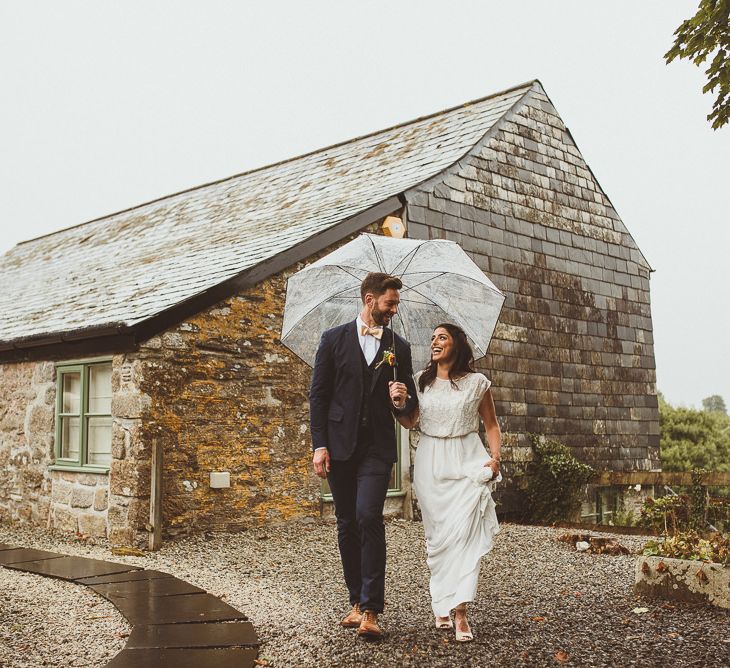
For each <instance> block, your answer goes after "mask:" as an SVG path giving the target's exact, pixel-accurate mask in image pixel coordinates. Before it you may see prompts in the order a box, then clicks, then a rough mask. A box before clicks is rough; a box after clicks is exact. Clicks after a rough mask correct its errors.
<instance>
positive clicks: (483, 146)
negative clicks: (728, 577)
mask: <svg viewBox="0 0 730 668" xmlns="http://www.w3.org/2000/svg"><path fill="white" fill-rule="evenodd" d="M406 199H407V201H408V207H407V216H408V232H409V236H411V237H414V238H446V239H451V240H454V241H456V242H458V243H459V244H461V246H462V247H463V248H464V249H465V250H466V251H467V252H468V253H469V254H470V255H471V257H472V258H473V259H474V261H475V262H476V263H477V264H478V265H479V267H480V268H482V269H483V270H484V271H485V272H486V273H487V274H488V275H489V277H490V278H491V279H492V280H493V281H494V283H495V284H496V285H497V286H498V287H499V288H500V289H501V290H502V291H503V292H504V293H505V294H506V301H505V305H504V309H503V311H502V314H501V317H500V323H499V325H498V327H497V330H496V333H495V337H494V339H493V341H492V344H491V346H490V354H489V355H488V356H487V358H485V359H484V360H482V362H481V363H480V365H479V366H480V368H481V369H483V370H484V371H485V373H487V375H488V376H490V377H491V378H492V380H493V382H494V390H493V391H494V396H495V400H496V405H497V412H498V414H499V416H500V422H501V425H502V428H503V430H504V432H505V460H506V466H505V469H506V471H507V472H508V473H509V472H510V471H514V470H515V469H516V468H517V467H518V466H519V465H520V463H521V462H524V461H525V460H526V459H527V458H529V457H530V455H531V450H530V448H529V442H528V439H527V434H528V433H541V434H548V435H551V436H553V437H556V438H559V439H561V440H563V441H564V442H565V443H567V444H568V445H570V446H572V448H573V449H574V451H575V453H576V455H577V456H578V457H579V458H580V459H581V460H583V461H586V462H588V463H590V464H592V465H593V466H595V467H597V468H601V469H604V468H605V469H613V470H630V469H654V468H658V467H659V416H658V407H657V398H656V387H655V365H654V349H653V338H652V322H651V311H650V305H649V304H650V303H649V273H650V268H649V266H648V264H647V262H646V260H645V259H644V257H643V256H642V255H641V253H640V251H639V249H638V248H637V247H636V244H635V243H634V241H633V239H632V238H631V236H630V234H629V233H628V231H627V230H626V228H625V227H624V225H623V223H622V222H621V220H620V218H619V216H618V214H617V213H616V211H615V210H614V208H613V206H612V205H611V202H610V201H609V199H608V198H607V197H606V195H605V194H604V193H603V191H602V190H601V188H600V186H599V184H598V183H597V181H596V180H595V178H594V176H593V174H592V172H591V171H590V169H589V168H588V166H587V165H586V163H585V162H584V160H583V158H582V156H581V154H580V152H579V151H578V149H577V147H576V146H575V144H574V142H573V139H572V137H571V136H570V133H569V132H568V131H567V129H566V127H565V125H564V124H563V123H562V121H561V120H560V118H559V117H558V115H557V112H556V111H555V109H554V108H553V106H552V104H551V103H550V101H549V99H548V98H547V97H546V96H545V95H544V94H543V93H542V92H541V91H540V90H533V92H531V93H530V94H529V96H528V97H527V98H526V100H525V101H524V102H523V103H521V104H520V106H519V107H518V108H516V109H513V110H512V111H511V112H509V113H508V114H507V115H506V116H505V118H504V119H503V120H502V121H501V122H499V123H498V124H497V125H496V126H495V128H493V130H492V131H490V133H489V134H488V135H487V137H485V138H484V139H483V140H482V141H481V142H480V143H479V144H478V145H477V146H476V147H475V148H474V149H472V151H470V153H469V154H468V155H467V156H466V157H464V158H463V159H462V160H461V161H459V163H458V164H456V165H454V166H453V167H452V168H450V169H448V170H446V171H445V172H444V173H442V174H441V175H440V176H439V177H437V178H435V179H433V180H431V181H429V182H427V183H425V184H422V185H421V186H419V187H417V188H415V189H413V190H411V191H409V192H408V193H406Z"/></svg>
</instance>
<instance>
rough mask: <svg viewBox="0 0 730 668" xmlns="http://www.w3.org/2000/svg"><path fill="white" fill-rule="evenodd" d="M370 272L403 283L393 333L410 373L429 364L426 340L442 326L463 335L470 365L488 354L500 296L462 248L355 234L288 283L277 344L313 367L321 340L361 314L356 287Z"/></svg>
mask: <svg viewBox="0 0 730 668" xmlns="http://www.w3.org/2000/svg"><path fill="white" fill-rule="evenodd" d="M371 271H381V272H384V273H387V274H391V275H393V276H398V277H399V278H400V279H401V281H403V289H402V290H401V293H400V297H401V302H400V306H399V308H398V316H396V317H395V318H394V319H393V321H392V326H393V329H394V330H395V331H396V332H397V333H398V334H400V335H401V336H402V337H403V338H405V339H406V340H407V341H408V342H409V343H410V344H411V351H412V355H413V368H414V369H415V370H418V369H421V368H423V367H424V366H425V365H426V364H427V362H428V360H429V359H430V356H431V352H430V344H431V333H432V332H433V328H434V327H435V326H436V325H438V324H439V323H441V322H452V323H454V324H456V325H459V327H461V328H462V329H463V330H464V331H465V332H466V335H467V337H468V338H469V342H470V343H471V346H472V348H473V350H474V357H475V358H479V357H483V356H484V355H486V354H487V348H488V346H489V341H490V340H491V338H492V334H493V333H494V328H495V326H496V324H497V319H498V318H499V313H500V311H501V310H502V304H503V303H504V295H503V294H502V293H501V292H500V291H499V289H498V288H497V287H496V286H495V285H494V284H493V283H492V282H491V281H490V280H489V279H488V278H487V277H486V276H485V275H484V272H482V270H481V269H479V267H477V265H476V264H474V262H472V260H471V259H470V258H469V256H468V255H467V254H466V253H465V252H464V251H463V250H462V249H461V247H460V246H459V245H458V244H456V243H454V242H453V241H446V240H443V239H433V240H431V241H422V240H420V239H393V238H390V237H383V236H377V235H373V234H361V235H360V236H359V237H357V238H356V239H354V240H353V241H351V242H350V243H347V244H345V245H344V246H342V247H340V248H338V249H337V250H336V251H333V252H332V253H330V254H329V255H327V256H325V257H323V258H321V259H320V260H317V261H316V262H314V263H313V264H311V265H309V266H308V267H305V268H304V269H302V270H301V271H299V272H297V273H296V274H294V275H293V276H292V277H291V278H290V279H289V281H288V283H287V287H286V306H285V308H284V323H283V326H282V331H281V341H282V343H283V344H284V345H285V346H287V347H288V348H289V349H290V350H292V351H293V352H294V353H295V354H296V355H297V356H299V357H301V358H302V359H303V360H304V361H305V362H306V363H307V364H309V365H310V366H313V365H314V357H315V354H316V352H317V346H318V344H319V339H320V336H321V334H322V332H323V331H324V330H326V329H329V328H330V327H335V326H337V325H341V324H344V323H346V322H349V321H350V320H354V319H355V317H356V316H357V314H358V313H359V312H360V309H361V308H362V302H361V299H360V283H361V282H362V280H363V278H365V276H366V275H367V274H368V272H371Z"/></svg>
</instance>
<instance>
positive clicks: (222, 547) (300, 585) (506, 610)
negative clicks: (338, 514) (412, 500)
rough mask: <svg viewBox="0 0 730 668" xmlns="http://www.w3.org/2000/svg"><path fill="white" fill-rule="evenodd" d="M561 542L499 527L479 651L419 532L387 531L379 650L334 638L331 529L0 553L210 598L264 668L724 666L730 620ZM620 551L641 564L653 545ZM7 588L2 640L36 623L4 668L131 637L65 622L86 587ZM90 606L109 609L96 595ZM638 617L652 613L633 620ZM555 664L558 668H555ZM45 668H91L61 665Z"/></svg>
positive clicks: (337, 595)
mask: <svg viewBox="0 0 730 668" xmlns="http://www.w3.org/2000/svg"><path fill="white" fill-rule="evenodd" d="M563 532H564V530H563V529H551V528H544V527H528V526H520V525H514V524H506V525H503V531H502V533H501V534H500V535H499V536H498V539H497V540H498V542H497V546H496V547H495V549H494V551H493V552H492V553H491V554H490V555H489V556H488V557H486V558H485V559H484V561H483V567H482V576H481V580H480V585H479V600H478V602H477V604H476V605H475V606H474V608H473V611H472V613H471V614H470V617H471V620H472V627H473V630H474V632H475V635H476V642H474V643H471V644H467V645H457V644H456V643H455V642H454V641H453V638H452V637H451V635H450V634H449V633H447V632H439V631H437V630H436V629H435V628H433V626H432V619H431V613H430V605H429V598H428V573H427V569H426V565H425V560H424V547H423V530H422V527H421V525H420V524H419V523H414V522H404V521H393V522H390V523H388V525H387V540H388V553H389V556H388V573H387V588H386V600H387V607H386V613H385V614H384V615H383V616H382V622H383V625H384V627H385V628H386V630H387V631H388V634H389V635H388V637H387V638H386V639H385V640H384V641H382V642H379V643H369V642H366V641H362V640H358V639H357V638H356V637H355V634H354V632H352V631H348V630H345V629H341V628H340V627H339V626H338V625H337V622H338V620H339V619H340V617H341V616H342V615H343V614H344V613H345V612H346V611H347V596H346V590H345V587H344V585H343V583H342V577H341V569H340V565H339V558H338V554H337V547H336V537H335V527H334V523H333V522H331V521H324V520H323V521H316V522H314V521H312V522H301V523H292V524H287V525H277V526H270V527H266V528H265V529H259V530H252V531H247V532H242V533H237V534H214V535H203V536H197V537H193V538H186V539H178V540H176V541H175V542H168V543H166V544H165V545H164V546H163V549H162V550H161V551H160V552H157V553H155V554H150V555H149V556H146V557H113V556H112V555H111V553H110V551H109V549H108V547H107V546H105V545H96V546H84V545H78V544H74V542H73V541H72V540H71V539H65V538H64V537H62V536H58V535H53V534H50V533H48V532H46V531H43V530H41V529H37V528H31V527H27V526H22V525H0V542H8V543H13V544H18V545H22V546H24V547H36V548H41V549H55V550H57V551H62V552H65V553H69V554H78V555H81V556H90V557H95V558H101V559H109V560H114V561H124V562H127V563H130V564H134V565H137V566H142V567H146V568H156V569H159V570H163V571H167V572H170V573H172V574H174V575H176V576H177V577H180V578H182V579H184V580H187V581H188V582H191V583H193V584H195V585H198V586H200V587H203V588H205V589H206V590H208V591H209V592H211V593H213V594H215V595H217V596H220V597H221V598H223V599H224V600H226V601H227V602H228V603H230V604H231V605H233V606H234V607H236V608H238V609H240V610H242V611H243V612H244V613H246V614H247V615H248V616H249V617H250V618H251V621H252V622H253V623H254V625H255V627H256V629H257V631H258V633H259V635H260V637H261V639H262V641H263V645H262V647H261V651H260V657H261V658H262V659H264V660H265V661H268V662H269V665H271V666H273V667H275V668H282V667H284V666H317V667H326V666H356V665H369V666H389V667H390V666H400V665H403V666H419V667H420V666H448V667H449V668H453V666H455V665H469V666H475V667H476V666H556V665H568V666H666V665H671V666H724V665H730V617H729V616H728V614H727V612H724V611H722V610H719V609H717V608H713V607H709V606H693V605H688V604H676V605H669V604H665V603H663V602H661V601H652V600H646V601H640V602H639V601H638V600H637V599H636V597H635V596H634V594H633V592H632V586H633V578H634V561H635V557H634V556H633V555H632V556H619V557H614V556H608V555H592V554H585V553H578V552H576V551H575V549H574V548H573V546H572V545H569V544H566V543H561V542H558V541H557V540H556V538H557V537H558V536H559V535H561V534H562V533H563ZM617 538H618V539H619V541H620V542H621V543H622V544H624V545H626V546H627V547H629V548H630V549H632V550H634V551H637V550H638V549H639V548H640V547H641V546H642V545H643V543H644V541H645V540H646V539H645V538H643V537H640V536H618V537H617ZM0 578H2V580H1V582H2V585H3V598H2V601H3V609H2V615H3V631H2V633H3V634H7V633H9V632H8V631H6V630H5V627H6V626H8V625H10V626H11V627H12V625H13V624H18V623H19V624H26V623H28V622H27V620H35V622H34V623H36V624H37V627H36V628H31V629H30V631H29V632H28V634H27V635H26V636H25V637H26V638H28V640H26V641H25V642H24V643H22V642H19V641H17V640H16V639H15V636H14V635H13V641H12V644H11V646H10V647H7V648H3V649H2V650H0V663H2V662H3V661H4V662H5V663H4V665H5V666H7V667H10V666H26V665H44V664H43V663H39V662H36V663H35V664H31V663H27V662H26V663H23V661H26V657H25V655H24V652H25V650H23V649H22V645H23V644H26V645H27V644H28V643H29V642H30V643H32V644H33V646H34V649H33V651H34V652H38V653H39V654H38V656H42V657H43V658H44V659H46V657H53V656H55V654H56V653H58V652H59V651H60V650H59V646H60V645H63V646H64V647H65V649H64V656H66V657H70V656H72V655H74V656H77V657H80V658H81V659H82V660H85V661H89V660H90V654H89V651H90V650H89V640H88V638H89V637H93V638H95V642H94V643H92V645H93V650H94V652H95V656H97V657H98V659H95V660H98V661H100V663H99V664H98V665H103V660H102V659H103V657H108V656H110V655H112V654H113V653H114V652H115V651H117V650H118V649H119V648H120V644H119V641H118V640H117V639H116V638H115V634H116V633H117V632H118V629H120V628H123V627H121V626H118V624H119V618H118V616H117V617H116V618H115V619H116V622H112V620H111V619H109V620H108V622H109V624H110V626H103V627H101V628H102V630H101V631H99V630H97V631H96V632H94V633H91V634H90V636H86V640H81V639H80V638H79V637H78V635H77V633H78V632H77V630H75V629H74V626H73V624H71V623H67V621H68V618H69V616H70V615H69V612H68V611H69V609H70V606H71V605H74V606H77V610H78V611H79V612H82V613H83V612H84V610H85V609H86V608H85V606H86V605H88V604H84V603H80V601H82V600H89V599H86V598H82V597H81V595H80V591H79V590H81V588H80V587H77V586H76V585H71V584H66V583H59V582H58V581H53V580H50V579H47V578H40V577H36V576H21V577H20V578H18V576H15V575H14V576H12V577H11V578H8V577H7V571H0ZM28 579H32V580H33V582H34V584H33V592H35V595H24V594H23V590H22V586H23V585H22V582H23V581H24V580H28ZM19 583H21V584H19ZM85 596H87V597H89V596H90V597H92V598H93V599H94V600H98V601H101V599H97V598H96V596H95V594H93V592H91V591H89V590H86V594H85ZM101 605H103V606H104V608H103V609H104V610H105V612H104V613H103V614H107V612H106V610H109V609H110V608H111V606H108V605H107V604H105V603H100V604H99V605H97V606H95V607H94V608H92V609H91V613H90V614H93V616H97V615H101V614H102V613H97V610H100V609H102V608H101V607H100V606H101ZM639 605H640V606H642V607H647V608H648V609H649V611H648V612H647V613H644V614H636V613H634V612H632V610H633V609H634V608H636V607H638V606H639ZM24 620H25V621H24ZM95 621H96V620H95ZM99 621H101V622H104V621H106V620H99ZM112 623H113V624H115V625H114V626H112ZM64 624H66V625H67V626H68V627H69V630H68V631H67V632H65V633H64V632H62V631H61V630H60V629H61V627H63V626H64ZM95 628H97V629H98V628H99V627H95ZM122 632H123V631H122ZM5 637H6V636H5V635H3V636H2V639H3V641H5ZM61 638H65V639H66V642H62V641H61ZM3 644H5V642H4V643H3ZM69 648H70V649H71V650H72V651H69ZM76 650H77V651H78V654H74V652H75V651H76ZM97 652H98V654H96V653H97ZM561 653H565V654H561ZM556 655H557V657H558V658H559V659H562V661H556ZM566 655H567V659H566ZM46 660H47V659H46ZM78 660H79V659H78V658H77V661H78ZM45 665H69V666H71V665H97V664H93V663H78V662H77V663H71V662H70V661H69V660H67V661H66V663H47V664H45Z"/></svg>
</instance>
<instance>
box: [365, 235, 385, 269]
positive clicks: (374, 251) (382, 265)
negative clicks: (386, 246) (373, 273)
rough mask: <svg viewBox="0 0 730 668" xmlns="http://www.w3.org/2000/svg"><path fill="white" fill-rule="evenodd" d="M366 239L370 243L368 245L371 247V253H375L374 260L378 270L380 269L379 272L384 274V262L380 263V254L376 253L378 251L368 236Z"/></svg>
mask: <svg viewBox="0 0 730 668" xmlns="http://www.w3.org/2000/svg"><path fill="white" fill-rule="evenodd" d="M367 239H368V241H369V242H370V245H371V246H372V247H373V253H375V259H376V260H377V261H378V269H380V271H382V272H385V262H382V261H381V260H382V259H383V258H381V257H380V254H379V253H378V249H377V248H376V247H375V242H374V241H373V240H372V239H371V238H370V235H367Z"/></svg>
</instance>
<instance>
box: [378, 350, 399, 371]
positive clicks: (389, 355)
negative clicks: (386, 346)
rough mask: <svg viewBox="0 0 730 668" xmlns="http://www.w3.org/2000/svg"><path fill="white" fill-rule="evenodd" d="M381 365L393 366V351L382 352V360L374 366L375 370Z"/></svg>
mask: <svg viewBox="0 0 730 668" xmlns="http://www.w3.org/2000/svg"><path fill="white" fill-rule="evenodd" d="M382 364H387V365H388V366H395V351H393V350H384V351H383V359H381V360H380V362H378V363H377V364H376V365H375V368H376V369H377V368H378V367H380V366H381V365H382Z"/></svg>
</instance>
